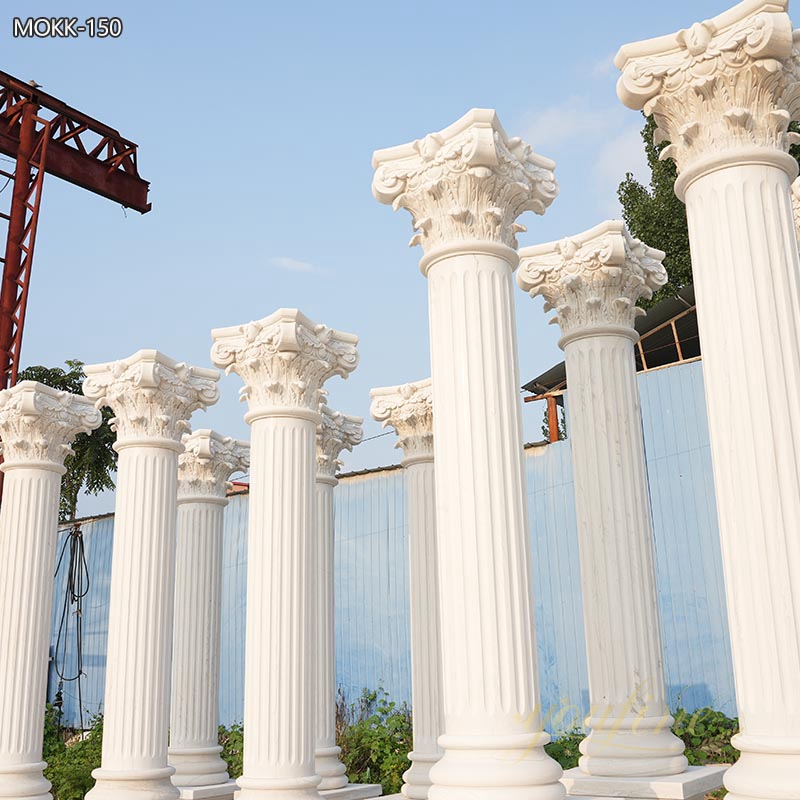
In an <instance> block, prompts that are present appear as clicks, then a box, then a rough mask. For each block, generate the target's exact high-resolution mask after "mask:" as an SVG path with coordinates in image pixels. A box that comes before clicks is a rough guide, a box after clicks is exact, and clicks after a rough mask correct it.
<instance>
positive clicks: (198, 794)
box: [178, 761, 239, 800]
mask: <svg viewBox="0 0 800 800" xmlns="http://www.w3.org/2000/svg"><path fill="white" fill-rule="evenodd" d="M222 763H223V764H224V763H225V762H224V761H223V762H222ZM178 789H179V791H180V793H181V800H234V797H235V796H236V792H238V791H239V786H238V785H237V783H236V781H234V780H230V779H229V780H227V781H225V782H224V783H218V784H213V785H206V786H180V787H178Z"/></svg>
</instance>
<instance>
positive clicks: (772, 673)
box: [615, 0, 800, 800]
mask: <svg viewBox="0 0 800 800" xmlns="http://www.w3.org/2000/svg"><path fill="white" fill-rule="evenodd" d="M786 6H787V2H786V0H749V1H748V2H743V3H740V4H739V5H737V6H735V7H734V8H732V9H730V10H729V11H726V12H725V13H723V14H721V15H720V16H718V17H715V18H714V19H712V20H707V21H705V22H703V23H697V24H696V25H693V26H692V27H691V28H689V29H687V30H684V31H681V32H680V33H678V34H675V35H671V36H663V37H661V38H659V39H653V40H650V41H645V42H639V43H636V44H629V45H625V46H624V47H622V48H621V50H620V51H619V53H618V54H617V57H616V61H615V63H616V65H617V66H618V67H619V68H620V69H621V70H622V75H621V77H620V80H619V84H618V93H619V96H620V98H621V99H622V101H623V102H624V103H625V104H626V105H628V106H629V107H631V108H635V109H643V110H644V112H645V113H646V114H652V115H653V116H654V118H655V121H656V124H657V126H658V130H657V136H658V137H659V139H660V140H666V141H669V142H670V145H669V147H668V148H666V149H665V150H664V152H663V157H665V158H666V157H672V158H674V159H675V161H676V163H677V166H678V172H679V176H678V180H677V182H676V184H675V191H676V193H677V195H678V196H679V197H680V198H681V199H683V200H684V201H685V203H686V212H687V216H688V220H689V240H690V244H691V251H692V265H693V273H694V288H695V294H696V298H697V321H698V326H699V329H700V339H701V344H702V348H703V375H704V379H705V392H706V404H707V409H708V423H709V434H710V439H711V455H712V460H713V465H714V484H715V488H716V495H717V509H718V514H719V527H720V541H721V544H722V559H723V569H724V574H725V588H726V595H727V603H728V620H729V625H730V636H731V647H732V653H733V668H734V678H735V683H736V696H737V703H738V706H739V722H740V733H739V734H738V735H737V736H735V737H734V738H733V744H734V746H735V747H737V748H738V749H739V750H741V753H742V754H741V758H740V759H739V761H738V762H737V763H736V764H735V765H734V766H733V767H732V768H731V769H730V770H729V771H728V773H727V774H726V776H725V786H726V788H727V789H728V791H729V794H728V800H798V798H800V681H798V680H797V676H798V675H800V598H799V597H798V593H797V586H798V585H800V540H799V539H798V536H797V531H798V530H800V465H799V462H798V453H800V433H798V432H800V389H798V387H800V345H798V342H800V260H799V259H798V250H797V240H796V236H795V231H794V225H793V220H792V208H791V200H790V184H791V182H792V180H793V179H794V178H795V176H796V175H797V164H796V162H795V160H794V158H792V157H791V156H790V155H789V154H788V152H787V151H788V148H789V146H790V144H792V143H793V142H796V141H797V139H798V137H797V136H796V135H795V134H791V133H788V132H787V128H788V125H789V121H790V120H791V119H797V118H798V115H800V82H798V50H797V44H796V41H795V40H793V34H792V24H791V21H790V19H789V17H788V15H787V14H786V13H785V11H786ZM795 35H796V34H795ZM754 419H756V420H757V424H754Z"/></svg>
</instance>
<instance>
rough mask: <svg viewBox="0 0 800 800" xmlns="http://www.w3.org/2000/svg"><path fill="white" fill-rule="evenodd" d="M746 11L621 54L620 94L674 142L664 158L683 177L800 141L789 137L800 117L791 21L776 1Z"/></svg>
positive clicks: (660, 136) (799, 68) (799, 70)
mask: <svg viewBox="0 0 800 800" xmlns="http://www.w3.org/2000/svg"><path fill="white" fill-rule="evenodd" d="M783 5H784V6H785V3H784V4H783ZM740 6H741V8H740V7H739V6H737V7H736V8H734V9H731V10H730V11H727V12H725V13H724V14H721V15H720V16H718V17H716V18H714V19H712V20H706V21H705V22H700V23H695V24H694V25H692V26H691V27H690V28H688V29H686V30H682V31H680V32H678V33H677V34H674V35H673V36H666V37H662V38H661V39H657V40H652V41H646V42H638V43H636V44H629V45H625V46H623V47H622V48H621V49H620V51H619V53H618V54H617V56H616V59H615V64H616V65H617V67H618V68H619V69H620V70H622V75H621V76H620V78H619V81H618V84H617V94H618V95H619V97H620V99H621V100H622V102H623V103H624V104H625V105H627V106H629V107H630V108H634V109H636V110H643V111H644V113H645V114H647V115H648V116H649V115H651V114H652V115H653V116H654V117H655V121H656V125H657V130H656V134H655V135H656V143H657V144H660V143H662V142H664V141H667V142H670V144H669V145H668V146H667V147H666V148H664V150H663V151H662V153H661V158H674V159H675V161H676V163H677V165H678V169H679V170H680V171H684V170H686V169H687V168H688V167H690V166H691V165H692V164H693V163H696V162H697V161H698V160H700V159H703V158H706V157H709V156H713V155H716V154H721V153H727V152H729V151H733V150H736V149H740V148H753V147H758V148H772V149H776V150H780V151H783V152H786V151H788V149H789V146H790V145H791V144H793V143H795V142H796V141H797V138H798V137H797V135H796V134H794V133H792V132H789V131H788V127H789V122H790V121H791V120H792V119H795V118H797V115H798V113H800V53H799V52H798V43H797V39H796V38H795V35H793V32H792V24H791V20H790V19H789V16H788V14H786V13H785V12H784V11H781V8H780V6H781V4H776V3H775V2H771V0H764V2H763V3H761V5H760V8H759V9H756V10H753V4H749V5H748V6H747V7H746V6H745V4H740Z"/></svg>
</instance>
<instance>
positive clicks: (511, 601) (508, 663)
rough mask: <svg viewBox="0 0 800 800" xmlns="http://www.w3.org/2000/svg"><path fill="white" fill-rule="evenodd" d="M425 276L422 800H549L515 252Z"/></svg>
mask: <svg viewBox="0 0 800 800" xmlns="http://www.w3.org/2000/svg"><path fill="white" fill-rule="evenodd" d="M423 264H424V267H423V268H427V275H428V297H429V309H430V340H431V369H432V380H433V404H434V408H437V409H446V411H445V412H444V413H443V412H441V411H440V412H439V413H437V414H436V416H435V419H434V451H435V473H436V519H437V538H438V547H439V591H440V602H441V625H442V631H441V636H442V669H443V675H444V680H443V684H444V713H445V726H446V733H445V734H444V735H443V736H442V737H440V739H439V743H440V745H441V746H442V747H443V748H444V751H445V753H444V756H443V757H442V759H441V760H440V761H439V762H438V763H437V764H436V765H435V766H434V767H433V769H432V770H431V778H432V780H433V786H432V787H431V790H430V793H429V796H430V797H431V798H432V800H450V799H451V798H453V800H455V798H461V797H463V792H464V789H465V787H470V789H471V794H472V795H473V796H475V797H482V796H484V795H483V793H484V792H486V793H487V794H486V796H487V797H488V796H492V797H495V798H507V799H508V800H512V799H513V800H517V798H519V799H520V800H521V799H522V798H534V797H535V798H537V799H540V800H545V799H546V800H550V798H554V800H558V798H561V797H562V796H563V788H562V787H561V785H560V784H559V783H558V778H559V777H560V775H561V769H560V767H559V766H558V764H557V763H556V762H555V761H551V760H550V759H549V758H548V757H547V756H545V754H544V752H543V751H542V750H541V746H542V745H544V744H545V743H546V742H547V741H548V740H549V737H548V736H547V735H546V734H544V733H542V732H541V721H540V717H539V710H538V706H537V692H536V683H535V678H536V639H535V634H534V621H533V607H532V595H531V576H530V558H529V552H528V524H527V509H526V503H525V496H526V490H525V475H524V467H523V451H522V426H521V416H520V408H519V399H518V395H517V391H516V387H517V386H518V385H519V377H518V374H517V347H516V330H515V326H514V303H513V298H512V294H511V276H512V270H513V268H514V267H515V266H516V253H515V252H514V251H513V250H511V249H510V248H504V247H502V246H499V247H495V248H494V249H491V248H489V247H487V248H486V249H485V250H483V251H481V249H480V248H479V247H475V248H474V249H473V250H472V251H471V252H469V251H467V252H459V251H458V250H456V249H455V248H454V252H452V253H448V254H443V255H440V256H439V257H437V258H435V260H432V259H430V258H426V261H424V262H423ZM476 784H477V786H476ZM486 784H488V785H490V786H491V789H489V788H488V786H487V785H486ZM481 786H482V787H483V788H479V787H481Z"/></svg>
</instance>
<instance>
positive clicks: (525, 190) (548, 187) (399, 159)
mask: <svg viewBox="0 0 800 800" xmlns="http://www.w3.org/2000/svg"><path fill="white" fill-rule="evenodd" d="M372 166H373V167H374V168H375V170H376V171H375V178H374V180H373V181H372V193H373V194H374V195H375V197H376V198H377V199H378V200H379V201H380V202H381V203H386V204H391V205H392V207H393V208H394V209H395V210H397V209H398V208H405V209H407V210H408V211H409V212H410V213H411V217H412V220H413V225H414V230H415V231H417V233H416V234H415V235H414V238H413V239H412V240H411V245H416V244H421V245H422V246H423V248H424V250H425V251H426V252H429V251H430V250H431V249H432V248H435V247H438V246H440V245H447V244H453V243H456V242H462V241H476V240H477V241H487V242H498V243H500V244H505V245H508V246H509V247H516V244H517V239H516V235H515V234H516V233H517V232H518V231H524V230H525V228H524V227H523V226H522V225H519V224H517V222H516V219H517V217H518V216H519V215H520V214H522V213H523V211H534V212H536V213H537V214H544V212H545V210H546V209H547V207H548V206H549V205H550V203H552V202H553V200H554V199H555V197H556V195H557V194H558V185H557V183H556V179H555V177H554V175H553V169H554V167H555V164H554V162H552V161H551V160H550V159H549V158H544V157H543V156H540V155H537V154H536V153H534V152H533V148H532V147H531V146H530V145H529V144H526V143H525V142H523V141H522V140H521V139H518V138H513V139H512V138H509V137H508V136H507V135H506V132H505V131H504V130H503V128H502V126H501V125H500V122H499V120H498V119H497V114H496V113H495V112H494V111H493V110H491V109H484V108H475V109H473V110H472V111H469V112H468V113H467V114H465V115H464V116H463V117H461V119H460V120H458V121H457V122H454V123H453V124H452V125H450V126H449V127H447V128H445V129H444V130H443V131H439V133H431V134H429V135H428V136H426V137H425V138H424V139H417V140H416V141H414V142H411V143H410V144H403V145H399V146H398V147H390V148H388V149H386V150H377V151H376V152H375V154H374V155H373V156H372Z"/></svg>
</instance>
